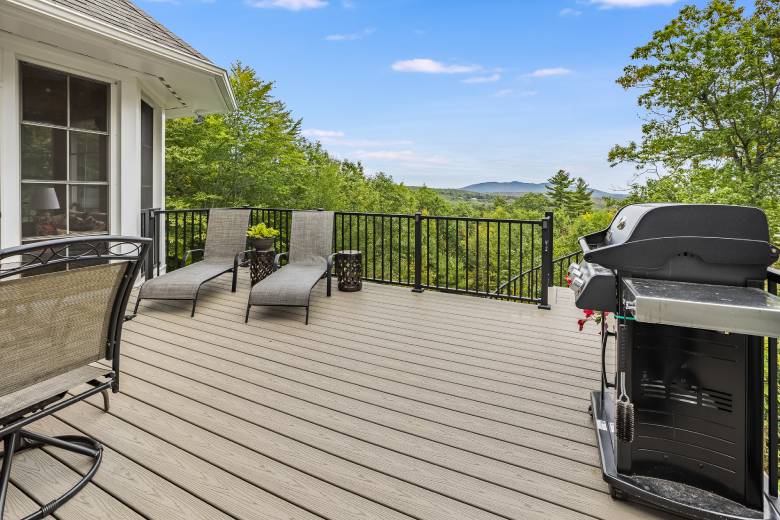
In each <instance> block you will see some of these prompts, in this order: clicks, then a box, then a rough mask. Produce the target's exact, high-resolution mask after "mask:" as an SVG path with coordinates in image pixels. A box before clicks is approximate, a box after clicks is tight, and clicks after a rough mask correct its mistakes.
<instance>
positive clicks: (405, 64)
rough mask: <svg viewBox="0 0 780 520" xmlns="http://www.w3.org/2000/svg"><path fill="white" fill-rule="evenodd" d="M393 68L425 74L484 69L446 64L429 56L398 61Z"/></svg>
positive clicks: (476, 66)
mask: <svg viewBox="0 0 780 520" xmlns="http://www.w3.org/2000/svg"><path fill="white" fill-rule="evenodd" d="M392 68H393V70H394V71H397V72H421V73H423V74H467V73H469V72H477V71H479V70H482V67H481V66H479V65H445V64H444V63H442V62H440V61H436V60H431V59H428V58H415V59H413V60H401V61H396V62H395V63H393V65H392Z"/></svg>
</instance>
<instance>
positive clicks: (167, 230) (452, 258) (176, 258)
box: [142, 208, 554, 306]
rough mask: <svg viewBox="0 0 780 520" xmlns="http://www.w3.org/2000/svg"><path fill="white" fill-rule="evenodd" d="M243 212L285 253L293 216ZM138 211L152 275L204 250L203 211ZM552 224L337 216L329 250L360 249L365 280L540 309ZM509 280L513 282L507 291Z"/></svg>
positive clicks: (270, 211) (277, 212) (549, 280)
mask: <svg viewBox="0 0 780 520" xmlns="http://www.w3.org/2000/svg"><path fill="white" fill-rule="evenodd" d="M248 209H250V210H251V223H252V224H253V225H254V224H257V223H259V222H263V223H265V224H266V225H268V226H270V227H273V228H275V229H277V230H279V232H280V235H279V236H278V237H277V238H276V250H277V251H278V252H283V251H287V250H288V247H289V233H290V223H291V221H292V210H290V209H279V208H248ZM145 211H146V212H147V213H145V215H147V216H146V217H144V218H146V219H148V220H150V221H151V223H149V224H147V225H146V229H149V230H152V231H154V232H156V237H153V238H156V240H155V242H156V243H157V244H158V245H157V247H156V248H155V252H154V255H155V256H154V258H155V260H152V261H150V262H149V264H150V265H151V264H154V265H155V266H157V268H158V270H159V266H160V265H161V264H162V265H165V266H166V269H167V270H168V271H172V270H174V269H178V268H179V267H181V266H182V265H183V263H184V260H185V258H184V256H185V253H186V251H188V250H191V249H199V248H202V247H203V245H204V242H205V237H206V228H207V226H208V210H207V209H175V210H145ZM149 215H151V216H149ZM143 220H144V219H143V218H142V227H143ZM552 225H553V215H552V213H548V214H546V215H545V217H544V218H543V219H540V220H512V219H489V218H472V217H437V216H427V215H422V214H420V213H417V214H411V215H410V214H389V213H359V212H336V213H335V221H334V229H333V248H334V251H339V250H346V249H356V250H360V251H361V252H362V253H363V278H364V279H366V280H369V281H374V282H381V283H392V284H398V285H406V286H411V287H412V288H413V289H414V290H416V291H422V290H423V289H436V290H441V291H447V292H454V293H464V294H472V295H479V296H490V297H499V298H503V299H509V300H518V301H524V302H529V303H538V304H540V305H544V306H546V305H547V288H548V287H549V286H550V285H551V283H552V279H553V271H554V268H553V265H554V261H553V259H552V254H551V251H552ZM145 236H147V235H145ZM149 236H151V235H149ZM162 244H164V245H165V247H164V248H163V247H162ZM163 250H164V251H165V253H164V254H165V258H164V259H163V258H161V255H162V251H163ZM534 266H539V269H537V270H535V269H534ZM541 266H546V269H547V270H546V274H545V272H543V271H544V270H543V269H542V268H541ZM149 271H150V272H151V270H149ZM522 273H526V274H525V275H521V276H520V279H518V277H517V275H518V274H522ZM512 279H516V283H513V284H512V285H511V286H510V285H507V281H509V280H512ZM499 289H500V290H499Z"/></svg>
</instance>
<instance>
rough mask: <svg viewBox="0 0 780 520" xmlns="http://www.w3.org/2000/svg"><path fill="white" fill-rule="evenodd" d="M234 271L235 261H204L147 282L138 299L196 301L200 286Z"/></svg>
mask: <svg viewBox="0 0 780 520" xmlns="http://www.w3.org/2000/svg"><path fill="white" fill-rule="evenodd" d="M231 269H233V261H232V259H231V260H230V262H226V261H222V262H209V261H207V260H202V261H200V262H195V263H194V264H190V265H188V266H187V267H183V268H181V269H177V270H175V271H171V272H170V273H168V274H166V275H165V276H160V277H159V278H152V279H151V280H147V281H146V282H145V283H144V284H143V285H142V286H141V289H140V292H139V293H138V297H139V298H142V299H147V298H148V299H152V300H154V299H160V300H195V299H197V297H198V290H200V286H201V285H202V284H203V283H204V282H206V281H208V280H210V279H212V278H215V277H217V276H219V275H221V274H224V273H226V272H228V271H230V270H231Z"/></svg>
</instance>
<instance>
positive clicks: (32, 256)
mask: <svg viewBox="0 0 780 520" xmlns="http://www.w3.org/2000/svg"><path fill="white" fill-rule="evenodd" d="M149 243H150V240H149V239H143V238H128V237H112V236H103V237H89V238H68V239H62V240H52V241H47V242H36V243H34V244H31V245H25V246H20V247H13V248H9V249H4V250H0V440H1V441H2V445H3V451H2V454H0V458H1V459H2V466H0V520H2V519H3V510H4V509H3V508H4V506H5V500H6V496H7V493H8V485H9V481H10V477H11V465H12V462H13V456H14V454H16V453H19V452H20V451H22V450H27V449H31V448H37V447H40V446H54V447H57V448H61V449H63V450H67V451H70V452H73V453H78V454H81V455H85V456H87V457H90V458H91V459H92V466H91V467H90V469H89V470H88V471H87V472H86V473H85V474H84V476H83V477H82V478H81V480H79V481H78V482H77V483H76V484H75V485H74V486H73V487H72V488H71V489H70V490H69V491H67V492H66V493H65V494H64V495H62V496H61V497H59V498H57V499H55V500H52V501H51V502H49V503H47V504H45V505H44V506H43V507H41V509H40V510H38V511H37V512H35V513H31V514H30V515H28V516H26V517H25V519H24V520H37V519H39V518H44V517H47V516H49V515H50V514H51V513H52V512H53V511H55V510H56V509H57V508H59V507H60V506H62V505H63V504H64V503H66V502H67V501H68V500H70V499H71V498H73V497H74V496H75V495H76V494H77V493H78V492H79V491H80V490H81V489H82V488H83V487H84V486H85V485H86V484H87V483H88V482H89V481H90V480H92V477H93V476H94V475H95V472H97V469H98V466H99V465H100V461H101V457H102V453H103V447H102V445H101V444H100V443H99V442H97V441H96V440H94V439H92V438H90V437H86V436H77V435H63V436H60V437H47V436H44V435H40V434H38V433H35V432H31V431H29V430H27V429H25V428H26V427H27V426H29V425H31V424H33V423H34V422H35V421H37V420H39V419H41V418H43V417H46V416H48V415H51V414H52V413H54V412H56V411H58V410H61V409H63V408H65V407H67V406H70V405H72V404H74V403H77V402H79V401H82V400H84V399H86V398H87V397H90V396H92V395H96V394H99V393H102V394H103V407H104V409H105V410H106V411H108V406H109V400H108V395H109V394H108V391H109V390H111V391H113V392H118V391H119V342H120V338H121V334H122V324H123V322H124V319H125V309H126V307H127V300H128V298H129V296H130V292H131V290H132V288H133V284H134V282H135V279H136V277H137V275H138V270H139V265H140V260H141V259H143V258H145V254H146V251H147V248H148V247H149ZM104 360H106V361H108V362H109V363H105V362H104V363H98V362H99V361H104ZM85 384H86V386H87V389H86V390H84V389H83V387H84V385H85ZM68 392H72V393H71V394H68Z"/></svg>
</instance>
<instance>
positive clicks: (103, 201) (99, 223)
mask: <svg viewBox="0 0 780 520" xmlns="http://www.w3.org/2000/svg"><path fill="white" fill-rule="evenodd" d="M69 213H70V232H71V234H78V233H102V232H105V231H107V230H108V225H107V222H108V186H84V185H71V187H70V211H69Z"/></svg>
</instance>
